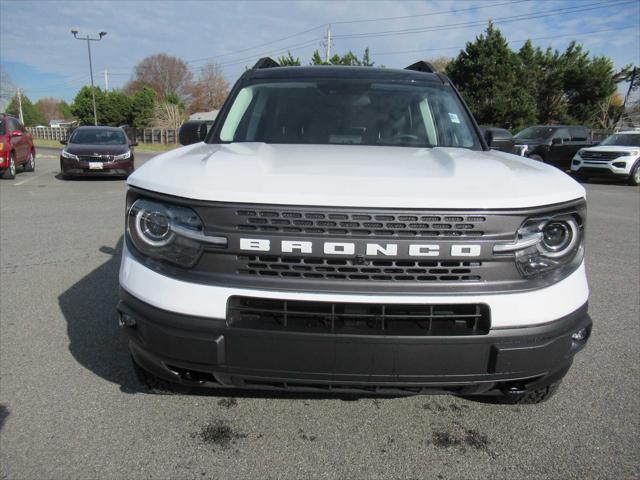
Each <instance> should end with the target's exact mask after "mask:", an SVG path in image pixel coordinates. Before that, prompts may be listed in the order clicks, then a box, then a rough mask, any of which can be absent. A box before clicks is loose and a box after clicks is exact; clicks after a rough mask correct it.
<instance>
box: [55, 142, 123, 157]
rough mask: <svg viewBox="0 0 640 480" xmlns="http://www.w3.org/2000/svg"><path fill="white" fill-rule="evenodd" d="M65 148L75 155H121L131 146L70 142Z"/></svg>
mask: <svg viewBox="0 0 640 480" xmlns="http://www.w3.org/2000/svg"><path fill="white" fill-rule="evenodd" d="M64 149H65V150H66V151H67V152H69V153H73V154H74V155H89V156H91V155H120V154H122V153H126V152H128V151H129V146H128V145H126V144H122V145H86V144H80V143H69V144H68V145H66V146H65V147H64Z"/></svg>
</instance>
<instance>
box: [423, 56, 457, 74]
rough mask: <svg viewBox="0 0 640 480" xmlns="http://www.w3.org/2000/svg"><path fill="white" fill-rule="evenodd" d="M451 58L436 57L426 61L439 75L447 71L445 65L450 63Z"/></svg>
mask: <svg viewBox="0 0 640 480" xmlns="http://www.w3.org/2000/svg"><path fill="white" fill-rule="evenodd" d="M451 60H452V59H451V58H448V57H438V58H434V59H431V60H427V61H428V62H429V63H430V64H431V65H433V67H434V68H435V69H436V70H437V71H438V72H440V73H444V72H445V70H446V69H447V65H449V63H450V62H451Z"/></svg>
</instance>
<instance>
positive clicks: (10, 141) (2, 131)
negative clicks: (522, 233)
mask: <svg viewBox="0 0 640 480" xmlns="http://www.w3.org/2000/svg"><path fill="white" fill-rule="evenodd" d="M18 165H22V169H23V171H25V172H33V171H34V170H35V169H36V148H35V147H34V146H33V139H32V138H31V135H29V134H28V133H27V131H26V130H25V128H24V126H23V125H22V124H21V123H20V120H18V119H17V118H15V117H13V116H11V115H7V114H6V113H0V175H2V178H14V177H15V176H16V170H17V168H18Z"/></svg>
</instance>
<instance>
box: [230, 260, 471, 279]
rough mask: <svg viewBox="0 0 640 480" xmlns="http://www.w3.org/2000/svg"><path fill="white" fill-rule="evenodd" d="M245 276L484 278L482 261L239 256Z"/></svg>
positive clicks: (242, 272)
mask: <svg viewBox="0 0 640 480" xmlns="http://www.w3.org/2000/svg"><path fill="white" fill-rule="evenodd" d="M238 261H239V264H240V265H241V267H240V268H239V269H238V273H239V274H241V275H256V276H264V277H294V278H295V277H298V278H310V279H324V280H380V281H393V280H395V281H422V282H430V281H431V282H437V281H469V282H471V281H480V280H482V276H481V275H480V269H481V267H482V262H456V261H413V260H402V261H400V260H372V261H366V260H364V259H363V260H362V261H363V262H364V263H359V262H358V260H356V259H344V258H336V259H333V258H329V259H327V258H307V257H278V256H244V255H239V256H238Z"/></svg>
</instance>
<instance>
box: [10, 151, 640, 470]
mask: <svg viewBox="0 0 640 480" xmlns="http://www.w3.org/2000/svg"><path fill="white" fill-rule="evenodd" d="M42 154H44V155H42ZM54 154H55V152H53V151H49V152H47V151H46V150H44V149H43V150H42V152H41V156H40V158H39V159H38V166H37V169H36V172H35V173H20V174H19V175H18V176H17V178H16V179H15V180H13V181H1V182H0V205H1V210H0V231H1V238H0V263H1V265H0V268H1V269H0V275H1V277H0V285H1V289H2V290H1V296H0V334H1V335H0V429H1V430H0V478H3V479H4V478H7V479H22V478H34V479H36V478H37V479H41V478H82V479H86V478H101V479H103V478H209V477H210V478H226V477H240V478H247V477H254V478H255V477H278V478H300V477H314V478H374V477H385V478H434V479H436V478H456V479H457V478H536V479H538V478H635V477H637V476H639V475H640V468H639V466H638V462H639V459H640V451H639V450H640V447H639V446H638V445H639V443H638V439H639V438H640V435H639V419H640V382H639V381H638V378H640V377H639V371H638V365H639V360H640V356H639V351H640V338H639V337H640V335H639V333H640V325H639V321H638V318H639V304H638V299H639V298H640V297H639V284H640V266H639V261H640V251H639V245H640V224H639V212H640V196H639V190H640V189H638V188H633V187H627V186H625V185H620V184H619V185H608V184H588V185H587V190H588V196H589V213H588V215H589V217H588V253H587V267H588V273H589V279H590V283H591V287H592V296H591V301H590V312H591V314H592V316H593V318H594V332H593V336H592V339H591V342H590V344H589V345H588V346H587V348H586V349H585V350H584V351H583V352H582V353H581V354H580V355H578V356H577V358H576V361H575V363H574V367H573V369H572V370H571V371H570V372H569V374H568V376H567V377H566V379H565V381H564V383H563V386H562V388H561V390H560V393H559V394H558V395H557V396H556V397H554V398H552V399H551V400H550V401H549V402H547V403H545V404H542V405H538V406H497V405H490V404H483V403H480V402H473V401H468V400H462V399H459V398H455V397H450V396H416V397H409V398H366V397H359V398H358V397H330V396H321V395H286V394H273V393H271V394H260V393H253V394H247V393H243V392H231V393H230V392H228V391H222V392H216V391H213V392H211V393H205V394H198V395H192V396H184V395H171V396H158V395H151V394H147V393H144V392H141V391H140V390H139V388H138V385H137V384H136V381H135V378H134V376H133V373H132V370H131V368H130V364H129V358H128V354H127V349H126V344H125V342H124V338H123V336H122V335H121V333H120V332H119V331H118V327H117V324H116V317H115V310H114V307H115V304H116V302H117V284H118V280H117V272H118V264H119V253H120V248H121V244H122V231H123V223H124V219H123V213H124V192H125V183H124V182H122V181H119V180H83V181H69V182H64V181H62V180H59V179H58V178H56V174H57V166H58V161H57V158H56V157H55V156H54ZM47 155H48V157H47Z"/></svg>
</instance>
